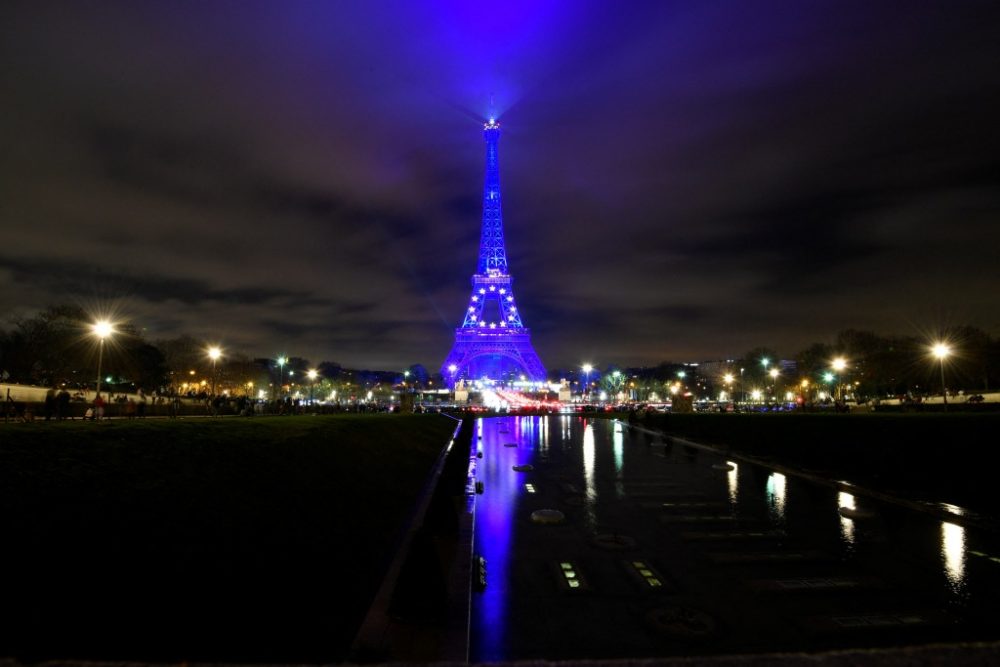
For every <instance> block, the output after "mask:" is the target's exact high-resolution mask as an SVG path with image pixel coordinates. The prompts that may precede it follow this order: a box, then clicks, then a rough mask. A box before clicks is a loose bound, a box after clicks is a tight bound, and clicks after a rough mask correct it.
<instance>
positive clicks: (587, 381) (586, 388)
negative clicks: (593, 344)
mask: <svg viewBox="0 0 1000 667" xmlns="http://www.w3.org/2000/svg"><path fill="white" fill-rule="evenodd" d="M581 369H582V370H583V377H584V385H583V389H584V391H585V392H586V394H587V395H588V396H589V395H590V371H592V370H594V367H593V366H592V365H590V364H584V365H583V366H581Z"/></svg>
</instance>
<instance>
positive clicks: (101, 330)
mask: <svg viewBox="0 0 1000 667" xmlns="http://www.w3.org/2000/svg"><path fill="white" fill-rule="evenodd" d="M91 329H92V331H93V332H94V335H95V336H97V340H98V348H97V390H96V391H95V394H96V396H100V395H101V362H103V361H104V339H105V338H107V337H108V336H110V335H111V334H113V333H114V332H115V327H114V325H112V324H111V322H108V321H107V320H99V321H97V322H94V324H93V325H91Z"/></svg>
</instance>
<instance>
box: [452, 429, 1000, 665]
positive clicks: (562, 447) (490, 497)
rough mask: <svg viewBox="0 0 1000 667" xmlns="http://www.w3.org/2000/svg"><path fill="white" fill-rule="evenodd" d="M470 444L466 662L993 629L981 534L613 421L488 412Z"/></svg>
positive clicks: (688, 651) (942, 637) (990, 542)
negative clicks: (482, 572)
mask: <svg viewBox="0 0 1000 667" xmlns="http://www.w3.org/2000/svg"><path fill="white" fill-rule="evenodd" d="M476 440H477V446H478V448H479V450H480V451H481V452H482V459H481V460H479V461H478V466H477V472H476V475H477V479H478V480H480V481H482V482H483V484H484V493H483V494H482V495H480V496H478V497H477V502H476V510H475V548H476V553H477V554H479V555H480V556H482V557H483V558H485V559H486V568H487V584H486V588H485V590H483V591H481V592H476V593H474V597H473V602H472V620H471V648H470V659H471V660H473V661H475V662H486V661H498V660H522V659H553V660H555V659H579V658H638V657H655V656H667V655H699V654H718V653H742V652H763V651H789V650H820V649H833V648H848V647H865V646H887V645H898V644H919V643H929V642H941V641H958V640H973V639H996V638H997V637H998V635H1000V630H998V628H1000V605H997V604H995V599H996V595H997V593H1000V540H998V539H997V535H995V534H994V533H993V532H991V531H988V530H984V529H977V528H974V527H972V526H963V525H961V523H960V522H959V521H955V522H952V521H942V520H941V519H940V518H937V517H935V516H934V515H932V514H929V513H925V512H919V511H914V510H913V509H909V508H906V507H901V506H899V505H895V504H889V503H884V502H880V501H876V500H872V499H870V498H868V497H866V496H862V495H860V494H859V495H853V494H850V493H846V492H844V491H840V490H837V489H834V488H831V487H830V486H827V485H823V484H817V483H815V482H813V481H810V480H807V479H804V478H801V477H798V476H796V475H793V474H782V473H780V472H777V471H775V470H771V469H768V468H766V467H763V466H758V465H754V464H749V463H745V462H739V461H726V460H725V459H724V458H723V457H722V456H721V455H720V454H718V453H716V452H714V451H711V450H706V449H703V448H699V447H692V446H688V445H685V444H682V443H680V442H671V441H665V440H664V439H663V438H662V437H660V436H659V435H656V434H650V433H646V432H642V431H638V430H635V429H631V428H629V427H628V426H627V425H625V424H622V423H619V422H615V421H611V420H604V419H598V420H587V419H582V418H579V417H576V416H570V415H565V416H548V417H500V418H490V419H482V420H479V421H478V422H477V436H476ZM901 464H905V462H901ZM514 466H518V467H519V468H520V467H530V468H531V469H522V470H515V469H514ZM841 508H847V509H846V510H843V509H841ZM542 509H552V510H558V511H559V512H561V513H562V515H563V516H564V520H563V521H562V522H561V523H557V524H542V523H536V522H534V521H533V520H532V513H533V512H535V511H536V510H542ZM954 511H955V512H956V514H958V513H961V510H960V509H959V508H954ZM845 514H847V515H850V517H852V518H849V517H848V516H845Z"/></svg>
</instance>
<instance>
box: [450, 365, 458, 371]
mask: <svg viewBox="0 0 1000 667" xmlns="http://www.w3.org/2000/svg"><path fill="white" fill-rule="evenodd" d="M457 370H458V366H456V365H455V364H448V372H449V373H454V372H455V371H457Z"/></svg>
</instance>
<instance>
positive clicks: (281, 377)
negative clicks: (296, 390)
mask: <svg viewBox="0 0 1000 667" xmlns="http://www.w3.org/2000/svg"><path fill="white" fill-rule="evenodd" d="M286 363H288V359H286V358H285V357H278V398H281V389H282V388H283V387H284V386H285V364H286Z"/></svg>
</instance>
